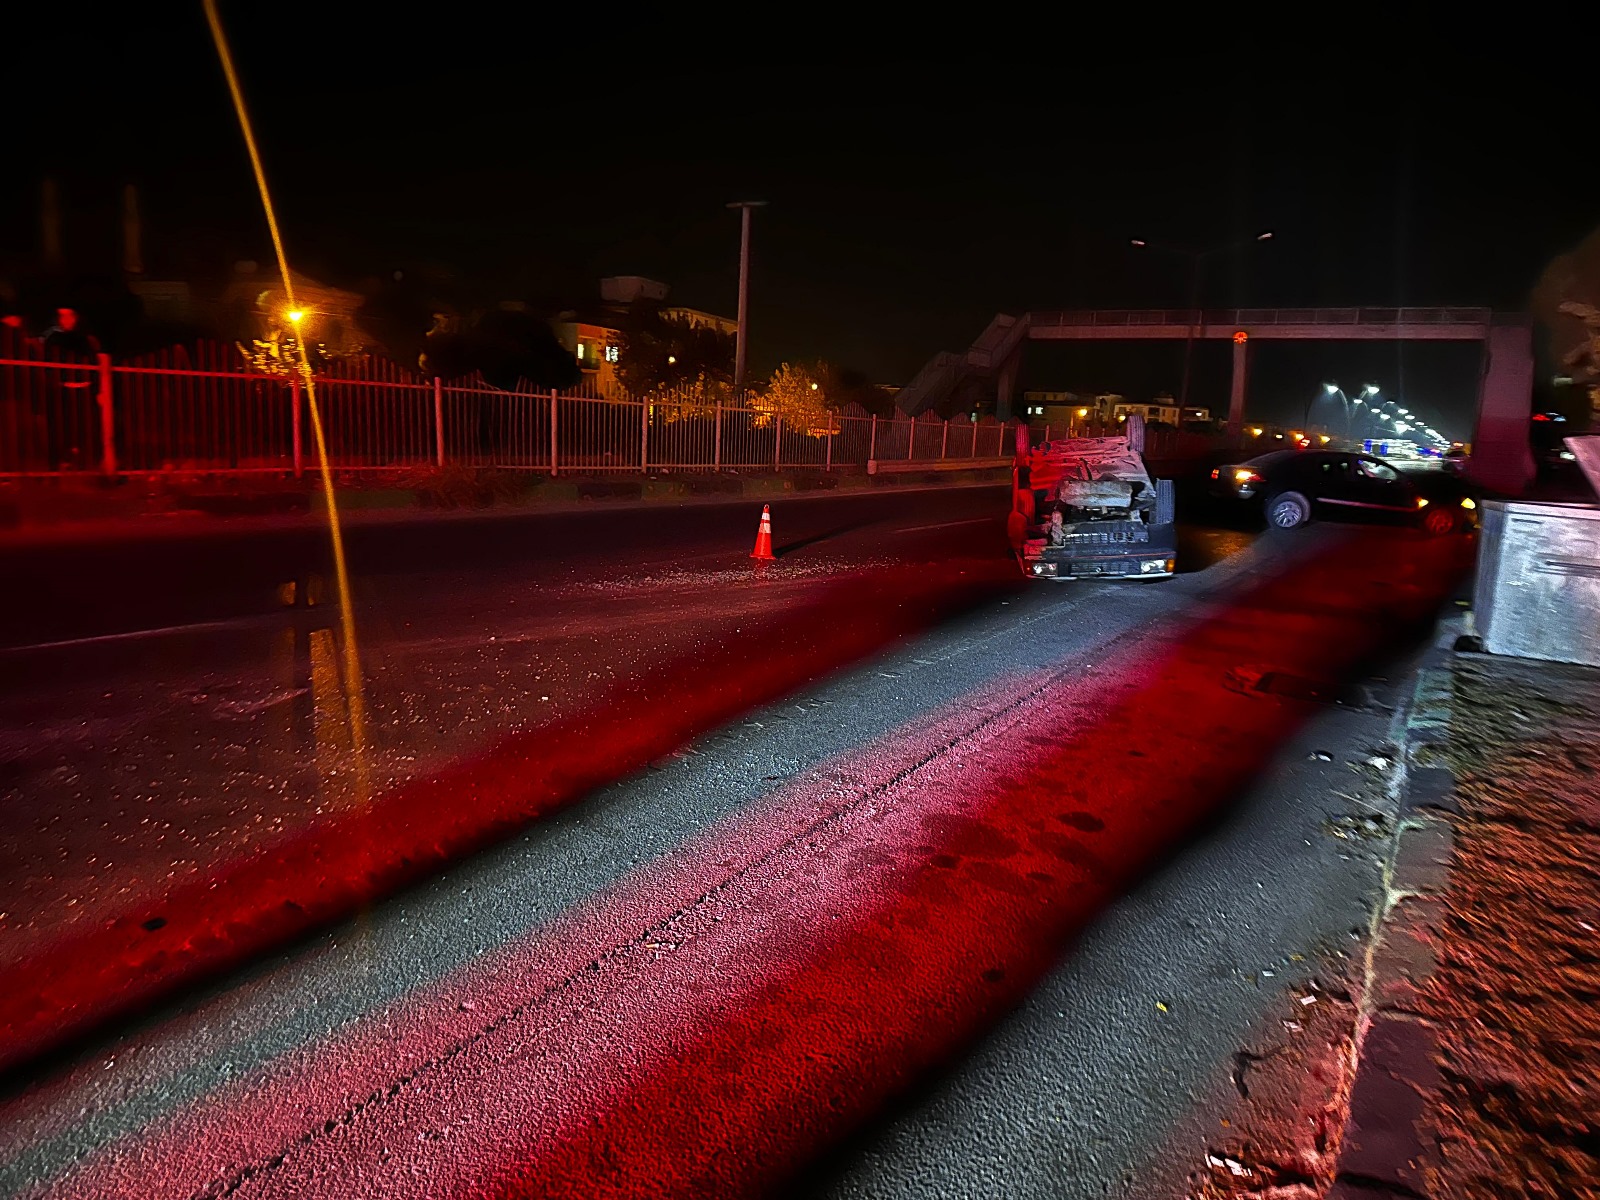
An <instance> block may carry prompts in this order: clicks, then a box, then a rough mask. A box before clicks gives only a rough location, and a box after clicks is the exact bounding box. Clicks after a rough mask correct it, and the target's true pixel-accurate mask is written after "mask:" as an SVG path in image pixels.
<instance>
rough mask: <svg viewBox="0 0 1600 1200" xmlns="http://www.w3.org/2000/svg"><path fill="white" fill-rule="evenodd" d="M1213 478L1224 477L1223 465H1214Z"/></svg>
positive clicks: (1212, 469)
mask: <svg viewBox="0 0 1600 1200" xmlns="http://www.w3.org/2000/svg"><path fill="white" fill-rule="evenodd" d="M1211 478H1213V479H1221V478H1222V468H1221V467H1212V468H1211Z"/></svg>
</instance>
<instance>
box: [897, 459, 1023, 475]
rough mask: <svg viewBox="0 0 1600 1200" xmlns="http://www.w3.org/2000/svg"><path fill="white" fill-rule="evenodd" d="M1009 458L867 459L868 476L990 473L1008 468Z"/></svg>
mask: <svg viewBox="0 0 1600 1200" xmlns="http://www.w3.org/2000/svg"><path fill="white" fill-rule="evenodd" d="M1011 462H1012V460H1011V459H1010V458H939V459H933V460H930V461H928V462H919V461H918V460H916V459H911V460H909V461H908V460H906V459H889V460H884V459H878V458H874V459H869V460H868V462H867V474H868V475H911V474H921V473H922V472H923V471H992V470H995V469H996V468H999V467H1009V466H1010V465H1011Z"/></svg>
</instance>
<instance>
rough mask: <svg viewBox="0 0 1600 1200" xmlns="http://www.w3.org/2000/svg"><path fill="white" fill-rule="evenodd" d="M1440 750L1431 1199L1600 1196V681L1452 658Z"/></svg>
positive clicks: (1562, 671)
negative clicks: (1447, 810)
mask: <svg viewBox="0 0 1600 1200" xmlns="http://www.w3.org/2000/svg"><path fill="white" fill-rule="evenodd" d="M1452 675H1453V680H1452V682H1453V688H1452V692H1453V694H1452V705H1451V717H1450V725H1449V738H1448V741H1447V742H1446V743H1445V745H1444V747H1443V748H1442V749H1443V750H1444V757H1445V758H1446V760H1447V761H1446V762H1445V763H1444V764H1442V765H1447V766H1448V767H1449V768H1451V770H1452V771H1453V773H1454V774H1455V777H1456V789H1455V792H1456V806H1457V807H1458V808H1459V813H1458V815H1457V816H1456V818H1455V821H1454V824H1455V842H1454V853H1453V859H1452V862H1451V869H1450V876H1449V878H1450V883H1449V886H1448V888H1447V889H1446V890H1445V891H1444V893H1443V896H1442V900H1443V912H1442V913H1441V915H1440V917H1439V918H1438V919H1436V920H1435V921H1434V922H1433V929H1432V941H1433V949H1434V953H1435V956H1436V965H1435V967H1434V969H1433V972H1432V975H1431V978H1430V979H1429V980H1428V982H1427V983H1426V984H1425V985H1424V986H1423V987H1422V988H1421V989H1420V990H1419V994H1418V996H1417V1005H1416V1007H1417V1012H1418V1015H1419V1016H1420V1017H1421V1018H1423V1020H1424V1021H1426V1022H1428V1023H1429V1024H1431V1025H1432V1026H1433V1028H1434V1032H1435V1039H1436V1046H1435V1053H1434V1059H1435V1062H1436V1064H1437V1066H1438V1071H1439V1074H1438V1081H1437V1087H1436V1088H1435V1089H1434V1090H1433V1091H1432V1093H1431V1095H1429V1096H1428V1097H1427V1099H1426V1103H1425V1107H1424V1111H1423V1114H1422V1118H1421V1120H1420V1121H1419V1126H1420V1127H1422V1128H1424V1129H1431V1131H1432V1133H1433V1140H1434V1143H1435V1145H1434V1149H1433V1153H1432V1154H1430V1156H1429V1157H1430V1158H1431V1159H1433V1161H1432V1162H1431V1163H1429V1164H1427V1165H1426V1167H1425V1169H1424V1171H1423V1177H1424V1179H1425V1180H1426V1181H1427V1185H1428V1187H1427V1191H1428V1194H1430V1195H1433V1196H1448V1197H1468V1198H1476V1197H1512V1196H1518V1197H1521V1196H1570V1197H1579V1196H1600V936H1597V931H1600V777H1597V775H1596V767H1597V765H1600V671H1595V670H1590V669H1586V668H1581V667H1572V666H1565V665H1560V664H1555V663H1542V662H1530V661H1524V660H1512V659H1497V658H1490V657H1487V656H1479V655H1473V656H1464V657H1460V658H1458V659H1457V660H1456V662H1455V665H1454V669H1453V672H1452Z"/></svg>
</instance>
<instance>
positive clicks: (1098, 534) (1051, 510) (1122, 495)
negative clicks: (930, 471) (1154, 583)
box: [1007, 416, 1178, 580]
mask: <svg viewBox="0 0 1600 1200" xmlns="http://www.w3.org/2000/svg"><path fill="white" fill-rule="evenodd" d="M1124 430H1125V432H1124V434H1123V436H1121V437H1094V438H1067V439H1064V440H1060V441H1054V442H1044V443H1041V444H1040V445H1038V446H1030V445H1029V439H1028V429H1027V426H1023V427H1022V428H1020V429H1018V430H1017V457H1016V461H1015V463H1014V464H1013V467H1012V475H1011V516H1010V519H1009V520H1008V522H1007V532H1008V533H1009V535H1010V538H1011V546H1012V549H1013V551H1014V552H1015V553H1016V556H1017V562H1018V563H1019V564H1020V565H1021V567H1022V569H1023V571H1024V573H1026V574H1027V575H1028V576H1029V577H1031V578H1038V579H1052V580H1063V579H1089V578H1096V579H1099V578H1111V579H1168V578H1170V577H1171V576H1172V574H1173V572H1174V571H1176V570H1177V558H1178V529H1177V513H1176V500H1175V495H1174V490H1173V483H1172V480H1170V479H1158V480H1154V481H1152V480H1151V478H1150V474H1149V472H1148V471H1146V470H1145V465H1144V457H1143V452H1144V421H1143V419H1142V418H1140V417H1137V416H1133V417H1129V418H1128V421H1127V423H1126V425H1125V426H1124Z"/></svg>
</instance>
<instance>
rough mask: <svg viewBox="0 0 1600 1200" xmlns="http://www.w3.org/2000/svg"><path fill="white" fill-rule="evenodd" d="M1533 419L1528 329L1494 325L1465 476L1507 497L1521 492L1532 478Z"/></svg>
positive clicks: (1530, 341)
mask: <svg viewBox="0 0 1600 1200" xmlns="http://www.w3.org/2000/svg"><path fill="white" fill-rule="evenodd" d="M1532 415H1533V329H1532V327H1531V326H1528V325H1494V326H1491V327H1490V329H1489V338H1488V341H1487V342H1486V343H1485V344H1484V364H1483V377H1482V381H1481V383H1480V384H1479V388H1478V421H1477V428H1476V429H1475V431H1474V432H1473V435H1472V457H1471V458H1470V459H1468V463H1467V476H1468V478H1469V479H1471V480H1472V482H1473V483H1475V484H1477V485H1478V486H1480V487H1484V488H1488V489H1490V490H1492V491H1496V492H1501V493H1504V494H1507V495H1516V494H1517V493H1520V492H1521V491H1522V490H1523V489H1524V488H1525V487H1527V486H1528V484H1529V483H1530V482H1531V481H1532V479H1533V476H1534V466H1533V449H1532V447H1531V446H1530V445H1529V442H1528V421H1529V419H1530V418H1531V417H1532Z"/></svg>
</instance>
